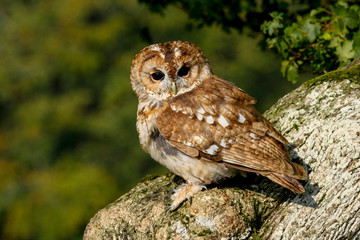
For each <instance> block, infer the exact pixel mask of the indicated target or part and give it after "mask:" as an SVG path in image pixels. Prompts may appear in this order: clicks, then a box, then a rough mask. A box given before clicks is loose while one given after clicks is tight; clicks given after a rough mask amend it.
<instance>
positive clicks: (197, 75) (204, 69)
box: [131, 41, 212, 101]
mask: <svg viewBox="0 0 360 240" xmlns="http://www.w3.org/2000/svg"><path fill="white" fill-rule="evenodd" d="M138 61H139V62H141V63H142V64H140V65H135V64H133V66H132V70H131V71H132V74H131V76H132V84H133V89H134V90H135V92H136V93H137V94H138V96H142V97H144V98H145V97H146V98H149V97H150V98H152V99H153V100H156V101H161V100H164V99H167V98H169V97H174V96H177V95H180V94H183V93H186V92H189V91H191V90H192V89H193V88H194V87H195V86H197V85H199V84H200V83H201V82H202V81H203V80H204V79H206V78H209V77H211V75H212V73H211V70H210V66H209V63H208V61H207V59H206V58H205V56H204V55H203V53H202V51H201V50H200V49H199V48H198V47H197V46H196V45H194V44H192V43H189V42H184V41H173V42H166V43H160V44H154V45H150V46H148V47H146V48H144V49H143V50H142V51H140V52H139V54H137V56H136V57H135V59H134V61H133V62H138ZM137 67H139V68H137ZM141 89H142V90H141Z"/></svg>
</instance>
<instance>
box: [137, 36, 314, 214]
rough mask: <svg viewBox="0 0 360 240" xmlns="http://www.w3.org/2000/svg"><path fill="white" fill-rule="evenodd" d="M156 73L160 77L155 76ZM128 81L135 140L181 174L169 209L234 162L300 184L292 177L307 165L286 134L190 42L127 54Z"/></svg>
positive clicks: (230, 170)
mask: <svg viewBox="0 0 360 240" xmlns="http://www.w3.org/2000/svg"><path fill="white" fill-rule="evenodd" d="M154 73H155V74H160V76H162V77H163V78H162V79H160V80H159V79H154V75H153V74H154ZM184 73H187V74H186V75H184ZM131 84H132V87H133V89H134V91H135V93H136V94H137V96H138V98H139V105H138V119H137V130H138V132H139V139H140V143H141V146H142V147H143V149H144V150H145V151H146V152H148V153H149V154H150V155H151V156H152V157H153V158H154V159H155V160H157V161H158V162H160V163H161V164H163V165H165V166H166V167H168V168H169V169H170V170H171V171H173V172H174V173H176V174H178V175H180V176H181V177H183V178H184V179H185V180H186V181H187V184H185V185H183V186H180V188H178V189H177V191H176V192H175V194H174V195H173V196H172V199H173V200H174V202H173V204H172V205H171V207H170V209H172V210H173V209H176V208H177V207H178V206H179V204H180V203H181V202H182V201H183V200H185V199H189V198H191V197H192V196H193V195H194V194H196V193H197V192H198V191H200V190H201V189H202V188H203V187H204V186H205V185H207V184H210V183H212V182H218V181H220V180H222V179H224V178H227V177H232V176H233V175H234V174H235V170H234V169H239V170H242V171H248V172H256V173H259V174H261V175H264V176H266V177H268V178H269V179H271V180H273V181H275V182H277V183H278V184H280V185H282V186H284V187H286V188H288V189H290V190H292V191H293V192H296V193H302V192H304V188H303V187H302V186H301V184H300V183H299V182H298V181H297V180H296V179H306V178H307V173H306V171H305V170H304V168H303V167H302V166H300V165H298V164H296V163H292V162H290V161H289V159H290V154H289V152H288V150H287V148H286V145H287V144H288V142H287V140H286V139H285V138H284V137H283V136H281V135H280V134H279V133H278V132H277V131H276V130H275V129H274V128H273V127H272V125H271V124H270V123H269V122H268V121H267V120H266V119H265V118H264V117H262V116H261V115H260V114H259V113H258V112H257V111H256V109H255V108H254V107H253V104H254V103H255V102H256V100H255V99H254V98H252V97H250V96H249V95H248V94H246V93H245V92H244V91H243V90H241V89H240V88H238V87H236V86H234V85H233V84H231V83H229V82H227V81H225V80H223V79H221V78H219V77H217V76H215V75H213V74H212V73H211V69H210V66H209V64H208V61H207V59H206V58H205V57H204V55H203V53H202V51H201V50H200V49H199V48H198V47H196V46H195V45H194V44H192V43H189V42H183V41H173V42H166V43H162V44H154V45H150V46H148V47H146V48H144V49H143V50H142V51H140V52H139V53H138V54H137V55H136V57H135V58H134V60H133V63H132V67H131Z"/></svg>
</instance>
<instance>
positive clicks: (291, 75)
mask: <svg viewBox="0 0 360 240" xmlns="http://www.w3.org/2000/svg"><path fill="white" fill-rule="evenodd" d="M280 70H281V73H282V75H283V76H284V77H286V78H287V80H289V81H290V82H292V83H296V82H297V81H298V80H299V73H298V70H299V69H298V66H297V65H296V64H295V62H291V61H288V60H284V61H282V62H281V69H280Z"/></svg>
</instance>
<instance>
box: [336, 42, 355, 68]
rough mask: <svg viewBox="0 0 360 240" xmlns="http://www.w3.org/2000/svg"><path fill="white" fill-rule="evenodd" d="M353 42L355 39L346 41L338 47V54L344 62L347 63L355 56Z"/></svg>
mask: <svg viewBox="0 0 360 240" xmlns="http://www.w3.org/2000/svg"><path fill="white" fill-rule="evenodd" d="M353 42H354V41H345V42H344V44H342V45H340V46H337V47H336V54H337V55H338V56H339V59H340V62H341V63H342V64H347V63H348V62H349V61H350V59H352V58H353V57H354V55H355V51H354V49H353Z"/></svg>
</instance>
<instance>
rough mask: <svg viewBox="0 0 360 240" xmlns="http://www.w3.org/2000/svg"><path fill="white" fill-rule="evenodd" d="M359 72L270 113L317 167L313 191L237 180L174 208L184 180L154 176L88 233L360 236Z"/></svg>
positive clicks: (292, 96)
mask: <svg viewBox="0 0 360 240" xmlns="http://www.w3.org/2000/svg"><path fill="white" fill-rule="evenodd" d="M359 75H360V66H355V67H353V68H350V69H345V70H339V71H336V72H332V73H329V74H326V75H324V76H322V77H319V78H317V79H315V80H312V81H309V82H307V83H306V84H303V85H302V86H300V87H299V88H298V89H296V90H294V91H293V92H291V93H289V94H288V95H286V96H285V97H283V98H282V99H280V100H279V101H278V102H277V104H275V105H274V106H273V107H272V108H271V109H269V111H267V112H266V114H265V115H266V117H267V118H268V119H269V120H270V121H271V122H273V123H274V125H275V127H276V128H277V129H278V130H279V131H280V132H281V133H282V134H284V135H285V137H286V138H287V139H288V140H289V141H290V142H292V148H291V155H292V157H293V160H294V161H297V162H299V163H301V164H303V165H304V166H305V167H306V168H307V169H308V170H309V171H310V173H309V181H308V182H307V184H306V186H305V189H306V193H304V194H302V195H295V194H292V193H290V192H289V191H287V190H285V189H283V188H281V187H280V186H278V185H276V184H274V183H272V182H271V181H269V180H267V179H265V178H256V177H254V176H253V179H252V180H251V179H250V180H246V179H245V178H236V179H235V180H233V182H230V183H224V184H220V185H216V186H212V187H209V189H207V190H205V191H202V192H200V193H198V194H197V195H196V196H195V197H194V198H193V201H192V203H191V204H189V202H186V203H184V204H182V206H181V207H180V208H179V209H177V210H176V211H173V212H168V211H166V208H167V207H168V206H169V205H170V202H171V201H170V199H169V198H168V197H169V196H170V195H171V190H172V189H174V188H176V187H177V186H178V185H179V184H181V183H182V182H183V180H182V179H181V178H179V177H176V176H174V175H173V174H166V175H163V176H152V177H149V178H146V179H144V180H143V181H142V182H141V183H139V184H138V185H137V186H136V187H135V188H133V189H132V190H131V191H129V192H128V193H126V194H125V195H123V196H121V197H120V198H119V199H118V200H116V201H115V202H114V203H112V204H110V205H109V206H107V207H106V208H104V209H102V210H100V211H99V212H98V213H97V214H96V215H95V216H94V217H93V218H92V219H91V221H90V223H89V224H88V226H87V228H86V231H85V234H84V239H86V240H89V239H129V240H130V239H224V240H225V239H360V85H359ZM254 179H255V180H254Z"/></svg>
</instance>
